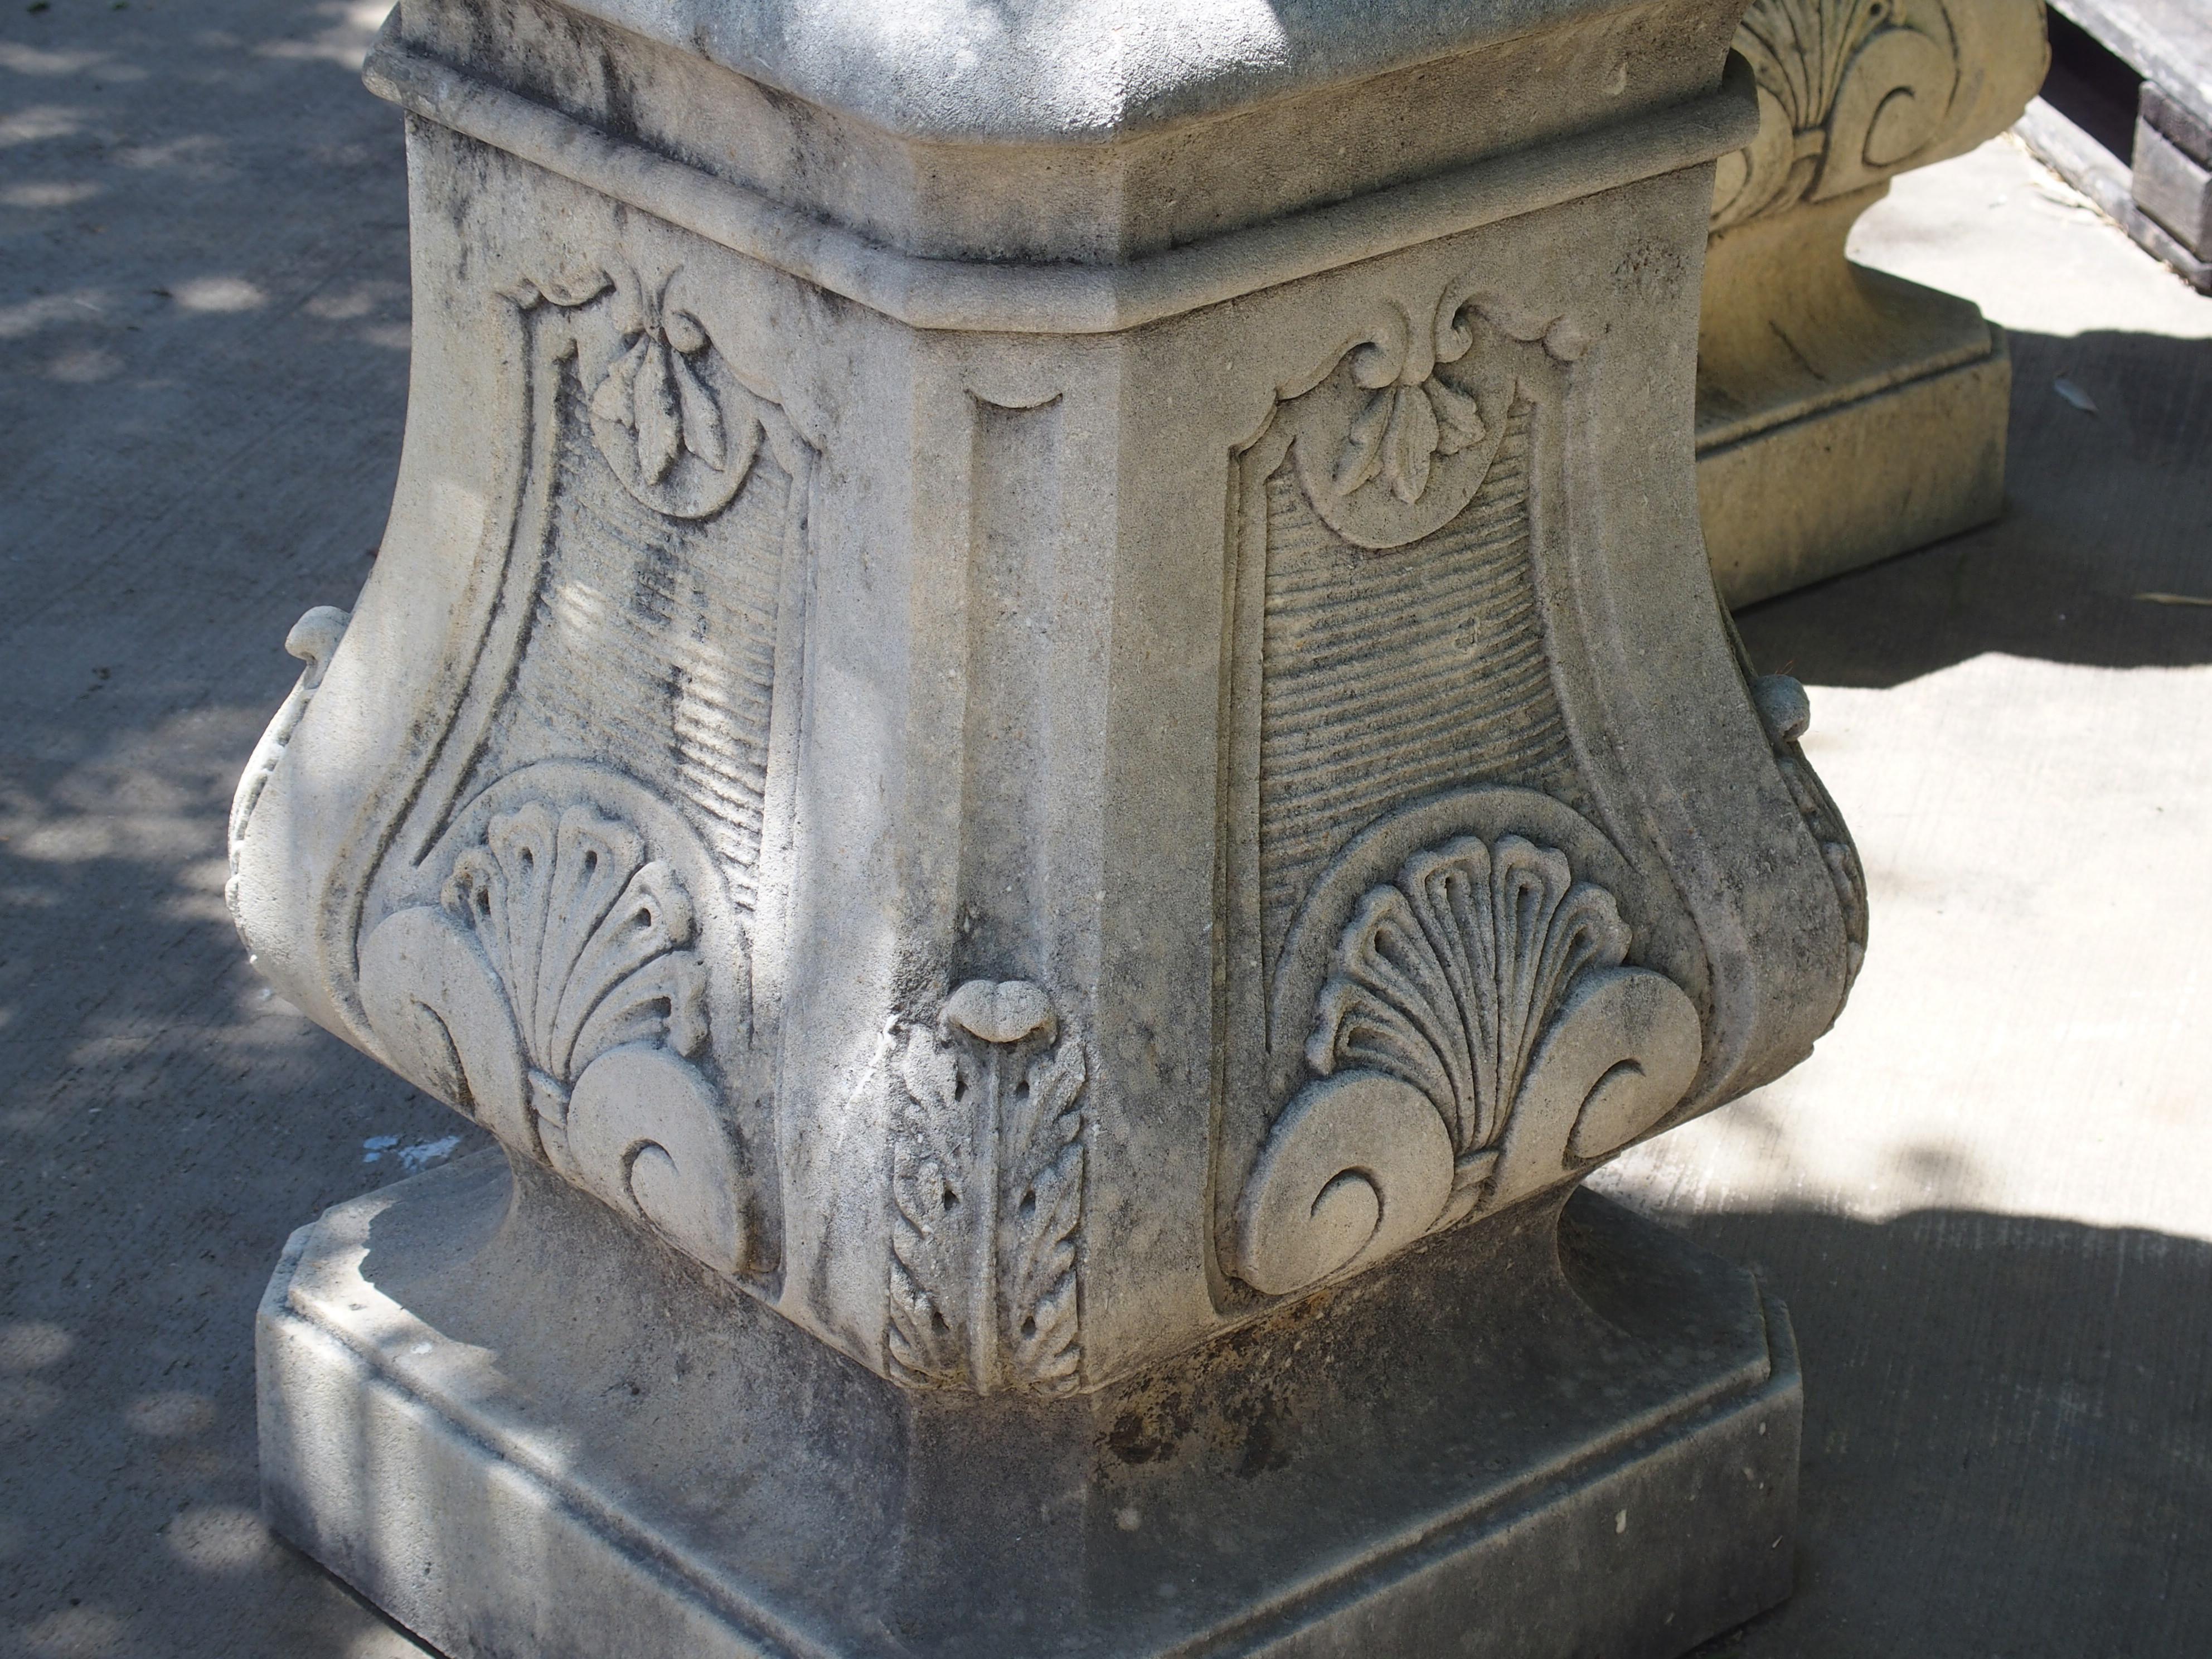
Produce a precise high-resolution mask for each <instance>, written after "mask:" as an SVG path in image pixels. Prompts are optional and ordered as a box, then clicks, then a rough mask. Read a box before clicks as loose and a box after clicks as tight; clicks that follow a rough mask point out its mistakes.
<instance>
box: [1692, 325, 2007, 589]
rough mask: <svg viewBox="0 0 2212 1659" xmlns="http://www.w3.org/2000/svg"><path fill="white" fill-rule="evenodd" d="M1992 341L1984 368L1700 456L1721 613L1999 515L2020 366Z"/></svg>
mask: <svg viewBox="0 0 2212 1659" xmlns="http://www.w3.org/2000/svg"><path fill="white" fill-rule="evenodd" d="M1989 331H1990V338H1991V341H1992V349H1991V350H1990V355H1989V356H1986V357H1984V358H1981V359H1979V360H1978V361H1977V362H1970V363H1966V364H1964V365H1961V366H1959V367H1955V368H1945V369H1942V370H1940V371H1938V372H1936V373H1933V374H1923V375H1921V376H1918V377H1917V378H1913V379H1907V380H1903V381H1901V382H1899V384H1896V385H1893V386H1887V387H1886V388H1885V389H1883V390H1882V391H1880V392H1875V394H1874V395H1872V396H1870V397H1865V398H1857V399H1856V400H1854V401H1852V402H1849V403H1844V404H1836V405H1832V406H1830V407H1826V408H1822V409H1819V410H1814V411H1813V412H1811V413H1809V414H1807V415H1804V416H1800V417H1798V418H1796V419H1795V420H1790V421H1786V422H1782V423H1780V424H1778V425H1773V426H1769V427H1766V428H1764V429H1762V430H1759V431H1757V432H1754V433H1753V434H1752V435H1749V436H1748V437H1745V438H1741V439H1739V440H1737V441H1735V442H1733V443H1727V444H1723V445H1719V446H1717V447H1712V448H1710V449H1701V450H1700V451H1699V455H1698V503H1699V511H1700V513H1701V515H1702V517H1703V519H1704V523H1705V547H1706V550H1707V552H1708V553H1709V554H1710V555H1711V559H1712V566H1713V580H1714V582H1715V585H1716V586H1717V587H1718V588H1719V590H1720V594H1721V598H1722V599H1723V600H1724V601H1725V602H1726V603H1728V604H1729V605H1750V604H1753V603H1755V602H1756V601H1758V600H1759V599H1768V598H1771V596H1773V595H1774V594H1777V593H1782V592H1788V591H1789V590H1790V589H1791V588H1795V587H1802V586H1805V585H1806V584H1807V583H1808V582H1816V581H1820V580H1823V579H1824V578H1826V577H1829V576H1834V575H1839V574H1842V573H1843V572H1844V571H1846V570H1855V569H1857V568H1859V567H1860V566H1862V565H1867V564H1872V563H1874V562H1875V561H1876V560H1879V559H1886V558H1888V557H1890V556H1893V555H1895V554H1899V553H1904V552H1908V551H1910V550H1912V549H1914V548H1917V547H1925V546H1926V545H1928V544H1929V543H1930V542H1936V541H1940V540H1942V538H1944V537H1946V536H1954V535H1957V534H1958V533H1959V532H1961V531H1964V530H1971V529H1972V528H1973V527H1974V526H1977V525H1981V524H1986V523H1988V522H1989V521H1990V520H1992V519H1994V518H1996V516H1997V515H1998V514H1999V513H2001V512H2002V510H2003V507H2004V457H2005V428H2006V422H2007V421H2008V418H2009V414H2010V406H2011V400H2012V361H2011V357H2010V356H2009V354H2008V352H2007V350H2006V349H2005V342H2004V334H2003V331H2002V330H2001V329H1999V328H1997V327H1996V325H1994V324H1992V325H1990V328H1989Z"/></svg>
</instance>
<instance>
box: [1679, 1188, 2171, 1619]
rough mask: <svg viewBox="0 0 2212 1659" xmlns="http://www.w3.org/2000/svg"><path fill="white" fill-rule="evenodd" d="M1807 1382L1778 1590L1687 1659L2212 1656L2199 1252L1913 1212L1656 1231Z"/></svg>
mask: <svg viewBox="0 0 2212 1659" xmlns="http://www.w3.org/2000/svg"><path fill="white" fill-rule="evenodd" d="M1675 1225H1680V1227H1682V1228H1683V1230H1684V1231H1686V1232H1688V1233H1689V1234H1690V1235H1691V1236H1692V1237H1694V1238H1696V1239H1697V1240H1698V1241H1699V1243H1704V1244H1705V1245H1707V1246H1709V1247H1710V1248H1711V1249H1715V1250H1717V1251H1719V1252H1721V1253H1722V1254H1723V1255H1728V1256H1730V1257H1733V1258H1735V1259H1737V1260H1740V1261H1753V1262H1756V1263H1758V1264H1759V1266H1760V1267H1762V1269H1763V1270H1764V1272H1765V1276H1766V1278H1767V1280H1768V1282H1769V1283H1770V1284H1771V1285H1773V1286H1774V1287H1775V1288H1776V1289H1777V1290H1778V1291H1779V1292H1780V1294H1781V1296H1782V1297H1783V1298H1784V1301H1785V1302H1786V1304H1788V1307H1789V1310H1790V1316H1791V1319H1792V1321H1793V1322H1794V1323H1795V1325H1796V1332H1797V1339H1798V1343H1799V1346H1800V1348H1801V1350H1802V1362H1803V1365H1804V1370H1805V1402H1806V1404H1805V1446H1804V1469H1803V1477H1802V1492H1801V1498H1800V1518H1799V1551H1798V1560H1797V1572H1798V1587H1797V1592H1796V1596H1795V1597H1794V1598H1793V1599H1792V1600H1791V1601H1790V1602H1789V1603H1787V1604H1785V1605H1784V1607H1781V1608H1780V1609H1778V1611H1776V1612H1774V1613H1770V1614H1768V1615H1766V1616H1765V1618H1763V1619H1761V1620H1757V1621H1755V1622H1754V1623H1753V1625H1752V1626H1748V1627H1747V1628H1746V1629H1745V1630H1743V1631H1741V1632H1735V1633H1734V1634H1732V1635H1730V1636H1728V1637H1725V1638H1722V1639H1721V1640H1719V1641H1717V1642H1715V1643H1712V1644H1709V1645H1708V1646H1707V1647H1705V1648H1704V1649H1701V1650H1699V1651H1700V1654H1701V1655H1704V1656H1709V1659H1719V1656H1728V1659H1894V1656H1899V1655H1908V1654H1909V1655H1912V1656H1915V1659H2082V1656H2085V1655H2090V1654H2126V1655H2129V1656H2130V1659H2197V1656H2201V1655H2203V1653H2205V1652H2206V1651H2208V1650H2212V1579H2208V1578H2207V1577H2206V1576H2205V1575H2204V1573H2203V1571H2202V1568H2203V1562H2204V1559H2205V1553H2204V1537H2205V1526H2206V1522H2205V1517H2206V1516H2207V1515H2208V1514H2212V1245H2208V1244H2206V1243H2202V1242H2200V1241H2197V1240H2195V1239H2186V1238H2177V1237H2172V1236H2169V1235H2167V1234H2164V1233H2157V1232H2148V1231H2139V1230H2135V1229H2112V1228H2100V1227H2088V1226H2082V1225H2076V1224H2074V1223H2071V1222H2065V1221H2055V1220H2047V1219H2043V1218H2036V1217H2028V1216H2009V1215H1995V1214H1989V1213H1984V1212H1976V1211H1968V1210H1930V1211H1924V1212H1918V1213H1915V1214H1910V1215H1905V1216H1901V1217H1899V1218H1897V1219H1895V1220H1893V1221H1889V1222H1885V1223H1869V1222H1863V1221H1856V1220H1850V1219H1844V1218H1838V1217H1834V1216H1830V1215H1822V1214H1815V1213H1810V1212H1799V1211H1790V1210H1782V1211H1775V1212H1759V1213H1735V1214H1717V1215H1704V1216H1691V1217H1685V1218H1675Z"/></svg>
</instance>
